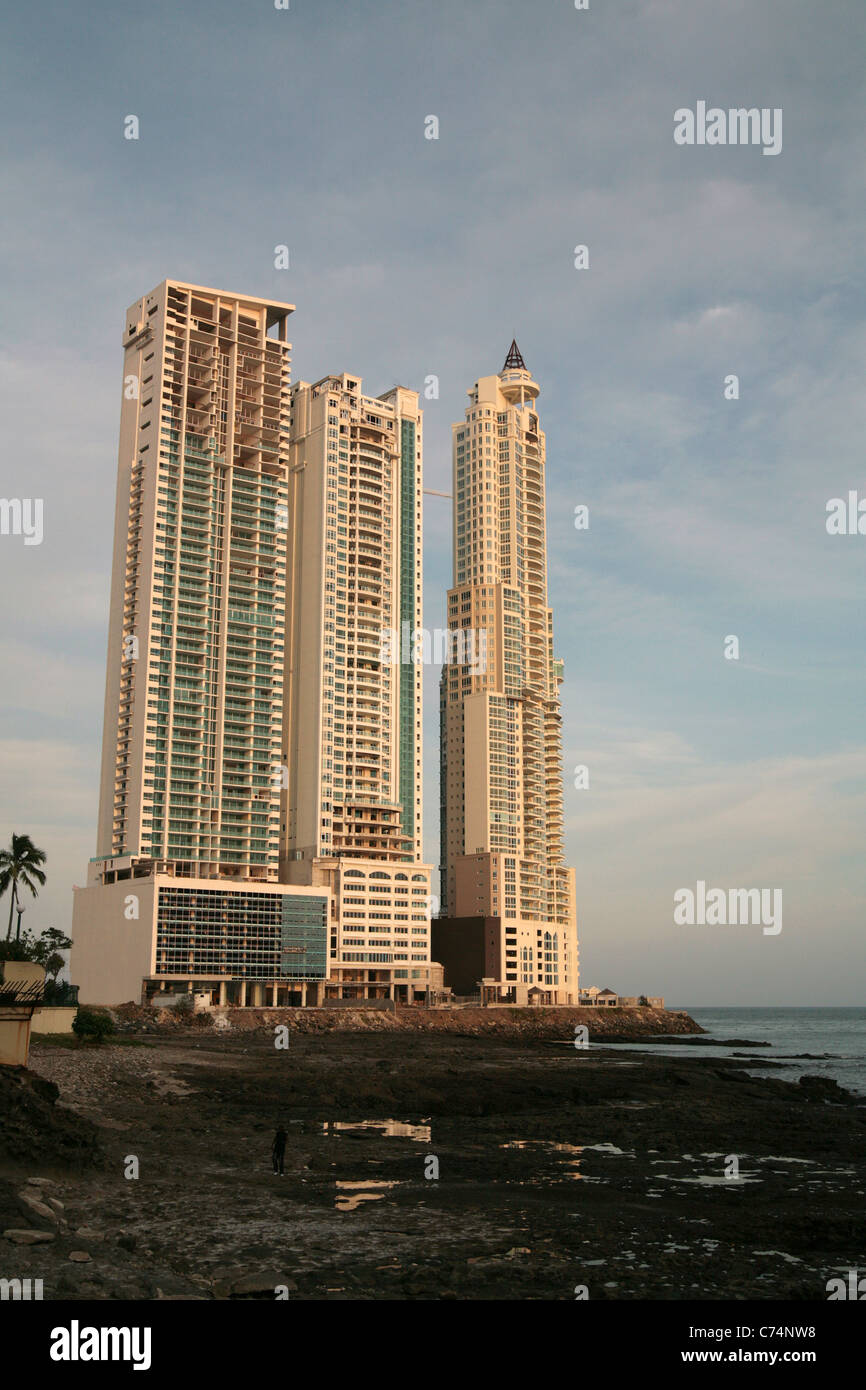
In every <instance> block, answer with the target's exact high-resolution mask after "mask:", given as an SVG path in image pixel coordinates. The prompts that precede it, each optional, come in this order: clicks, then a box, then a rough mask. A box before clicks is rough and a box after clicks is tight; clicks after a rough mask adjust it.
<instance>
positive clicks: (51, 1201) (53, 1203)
mask: <svg viewBox="0 0 866 1390" xmlns="http://www.w3.org/2000/svg"><path fill="white" fill-rule="evenodd" d="M48 1205H49V1207H51V1208H53V1210H54V1211H56V1212H61V1211H65V1210H66V1208H65V1206H64V1205H63V1203H62V1202H61V1201H60V1199H59V1198H58V1197H49V1198H48Z"/></svg>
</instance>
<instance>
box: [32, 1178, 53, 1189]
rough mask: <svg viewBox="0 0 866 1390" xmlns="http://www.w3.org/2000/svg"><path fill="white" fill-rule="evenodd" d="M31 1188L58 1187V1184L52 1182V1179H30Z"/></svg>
mask: <svg viewBox="0 0 866 1390" xmlns="http://www.w3.org/2000/svg"><path fill="white" fill-rule="evenodd" d="M27 1182H28V1184H29V1186H30V1187H56V1186H57V1183H56V1182H52V1180H51V1178H28V1179H27Z"/></svg>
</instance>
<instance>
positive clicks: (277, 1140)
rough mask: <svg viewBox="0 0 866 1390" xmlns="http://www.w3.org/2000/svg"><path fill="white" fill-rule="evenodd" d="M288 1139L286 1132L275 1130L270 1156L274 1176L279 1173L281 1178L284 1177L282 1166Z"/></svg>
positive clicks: (281, 1129)
mask: <svg viewBox="0 0 866 1390" xmlns="http://www.w3.org/2000/svg"><path fill="white" fill-rule="evenodd" d="M288 1137H289V1136H288V1134H287V1132H286V1131H285V1130H284V1129H283V1128H282V1127H281V1128H280V1129H278V1130H277V1132H276V1135H275V1136H274V1142H273V1145H272V1146H271V1154H272V1155H273V1160H274V1174H277V1173H279V1175H280V1177H281V1178H282V1177H284V1176H285V1169H284V1166H283V1165H284V1160H285V1157H286V1140H287V1139H288Z"/></svg>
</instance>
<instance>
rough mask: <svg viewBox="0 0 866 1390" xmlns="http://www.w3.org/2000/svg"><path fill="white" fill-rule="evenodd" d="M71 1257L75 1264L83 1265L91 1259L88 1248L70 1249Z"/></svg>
mask: <svg viewBox="0 0 866 1390" xmlns="http://www.w3.org/2000/svg"><path fill="white" fill-rule="evenodd" d="M69 1258H70V1260H72V1261H73V1262H74V1263H75V1264H77V1265H83V1264H86V1263H87V1261H88V1260H89V1259H90V1255H89V1254H88V1252H87V1251H86V1250H70V1252H69Z"/></svg>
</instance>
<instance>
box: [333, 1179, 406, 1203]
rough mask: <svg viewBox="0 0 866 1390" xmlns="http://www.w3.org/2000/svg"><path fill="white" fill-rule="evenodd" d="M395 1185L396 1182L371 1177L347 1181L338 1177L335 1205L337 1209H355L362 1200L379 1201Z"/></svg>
mask: <svg viewBox="0 0 866 1390" xmlns="http://www.w3.org/2000/svg"><path fill="white" fill-rule="evenodd" d="M396 1186H397V1184H396V1182H386V1181H384V1180H377V1179H373V1178H365V1179H363V1180H362V1181H361V1182H347V1181H344V1180H343V1179H342V1178H338V1179H337V1196H336V1200H335V1206H336V1208H337V1211H357V1209H358V1207H359V1206H361V1204H362V1203H363V1202H381V1201H382V1198H383V1197H386V1196H387V1195H388V1192H389V1191H390V1189H391V1188H392V1187H396Z"/></svg>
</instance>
